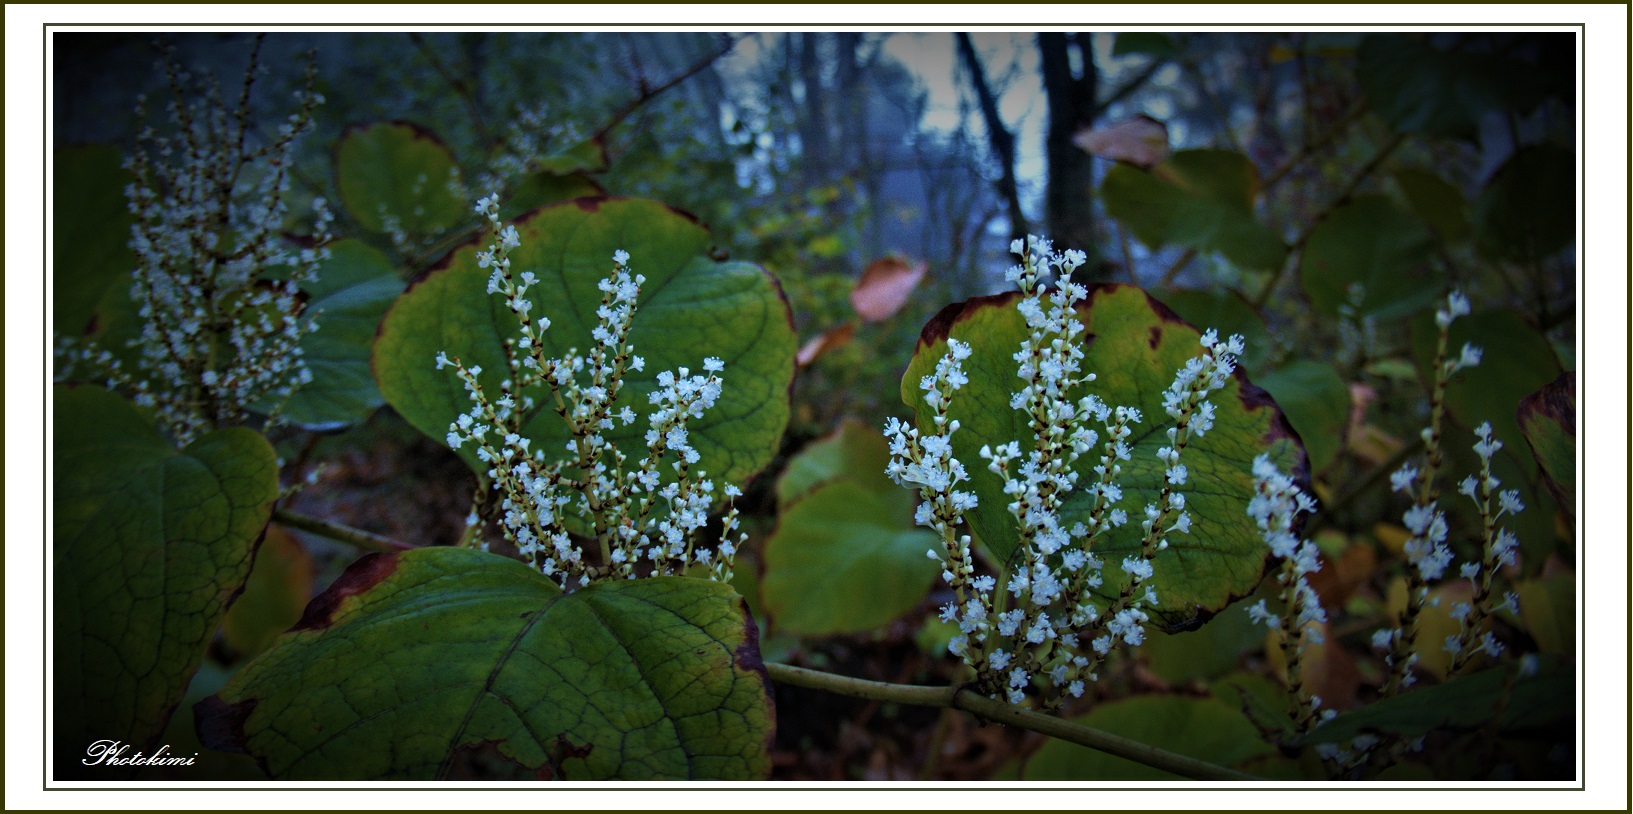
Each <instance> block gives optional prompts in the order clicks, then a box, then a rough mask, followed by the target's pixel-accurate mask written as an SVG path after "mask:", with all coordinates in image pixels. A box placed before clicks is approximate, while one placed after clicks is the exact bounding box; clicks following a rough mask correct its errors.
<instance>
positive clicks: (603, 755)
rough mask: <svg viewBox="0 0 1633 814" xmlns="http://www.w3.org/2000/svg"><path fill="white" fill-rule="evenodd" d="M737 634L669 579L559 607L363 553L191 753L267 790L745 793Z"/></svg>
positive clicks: (493, 564) (759, 707) (575, 597)
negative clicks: (519, 786)
mask: <svg viewBox="0 0 1633 814" xmlns="http://www.w3.org/2000/svg"><path fill="white" fill-rule="evenodd" d="M767 681H768V679H767V677H766V673H765V667H764V665H763V664H762V663H761V662H760V657H759V645H758V640H757V633H756V630H755V628H754V624H753V622H752V621H751V620H749V618H748V616H747V613H746V610H745V609H744V606H743V600H742V598H741V597H739V596H738V595H737V594H736V593H735V592H734V591H733V590H732V589H731V587H730V586H728V585H724V584H721V583H716V582H709V581H704V580H696V579H687V578H683V577H659V578H654V579H643V580H629V581H615V582H605V583H596V584H592V585H590V586H588V587H586V588H582V589H580V590H578V591H576V592H574V593H571V594H565V593H562V591H561V590H560V589H559V588H557V587H556V585H555V583H554V582H552V581H551V580H550V579H549V578H547V577H545V576H544V575H542V574H540V573H539V572H537V571H536V570H534V569H533V568H531V567H530V566H528V565H526V564H523V563H521V562H517V561H515V560H510V559H506V558H504V557H500V556H498V555H494V554H487V553H483V552H479V551H473V550H470V549H459V548H425V549H417V550H414V551H407V552H402V553H397V554H373V555H369V556H368V557H365V558H363V559H362V560H360V561H358V562H357V563H355V564H354V565H353V566H352V567H351V568H349V569H347V571H346V573H345V574H343V575H341V577H340V579H338V580H336V582H335V584H334V585H333V586H331V588H330V589H329V590H328V591H326V592H325V593H324V594H323V595H322V596H319V597H318V598H317V599H316V600H313V603H312V607H311V608H310V609H309V610H308V612H307V614H306V618H305V619H304V620H303V621H302V623H301V624H300V625H297V626H296V628H295V629H294V630H291V631H290V632H289V633H287V634H285V635H284V636H283V637H282V638H280V639H279V640H278V641H277V642H276V643H275V644H274V645H273V646H272V648H271V649H270V650H268V651H267V652H265V653H263V654H262V655H261V656H260V657H258V658H256V659H255V660H254V661H252V662H250V663H249V664H247V665H245V666H244V668H243V669H242V670H240V671H239V673H238V674H237V675H236V676H234V677H233V679H232V680H231V681H230V682H228V684H227V685H226V686H225V687H223V688H222V690H221V692H220V693H219V694H218V695H217V696H215V697H212V698H210V699H206V701H205V702H203V703H201V704H200V705H199V706H198V707H197V715H198V720H199V731H200V735H201V737H202V738H204V740H205V744H206V745H207V746H211V747H212V748H217V749H226V750H229V751H232V750H236V751H244V752H247V753H249V754H250V755H252V756H254V757H255V758H256V760H257V761H259V762H260V763H261V766H262V768H263V769H265V770H266V772H267V774H268V775H269V776H271V777H273V778H277V779H303V780H323V779H343V780H382V779H392V780H433V779H443V778H447V777H449V776H451V775H452V774H453V773H454V771H455V768H456V766H461V765H464V763H466V762H468V760H469V758H470V756H471V753H472V752H473V751H477V752H483V751H487V750H490V749H491V750H492V751H493V752H494V754H497V755H498V756H501V757H503V758H504V760H505V761H507V762H508V763H510V764H513V767H514V768H515V770H516V771H523V772H530V773H533V774H543V773H548V774H549V776H552V777H556V778H558V779H567V780H603V779H628V780H658V779H669V780H675V779H730V780H752V779H762V778H764V777H765V775H766V774H767V772H768V771H769V769H770V758H769V746H770V739H771V736H772V730H773V725H774V720H775V718H774V714H773V711H772V703H771V697H770V694H769V691H768V690H769V685H768V683H767Z"/></svg>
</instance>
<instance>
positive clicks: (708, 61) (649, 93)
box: [592, 37, 737, 139]
mask: <svg viewBox="0 0 1633 814" xmlns="http://www.w3.org/2000/svg"><path fill="white" fill-rule="evenodd" d="M736 44H737V43H736V42H735V41H734V40H732V39H731V38H730V37H726V38H725V41H724V44H722V45H721V46H720V50H718V51H715V52H714V53H711V54H709V55H708V56H706V57H704V58H702V59H700V60H698V61H697V63H696V64H694V65H693V66H692V67H690V68H687V69H686V70H685V71H682V72H681V73H680V74H678V75H676V76H674V77H673V78H671V79H670V80H669V81H667V82H665V83H663V84H662V85H659V86H657V87H647V85H646V82H645V81H644V80H642V81H641V82H640V91H641V92H640V94H639V95H638V96H636V97H635V99H634V101H631V102H630V103H629V104H627V105H624V107H623V108H622V109H620V110H619V111H618V112H617V113H614V114H612V118H610V119H608V120H607V123H606V124H605V125H602V127H601V129H600V130H598V131H596V134H595V135H594V136H593V137H592V139H600V138H605V137H606V135H607V134H608V133H610V132H612V129H613V128H614V127H617V126H618V125H620V124H623V122H624V119H627V118H629V114H631V113H634V112H635V111H637V110H640V109H641V106H642V105H644V104H646V103H647V102H650V101H652V99H653V98H655V97H657V96H658V95H659V94H661V93H663V92H664V91H666V90H669V89H670V88H672V87H674V86H676V85H679V84H680V83H682V82H685V81H686V80H688V79H691V78H692V77H693V76H695V75H696V74H697V73H699V72H700V71H702V70H703V69H704V68H707V67H709V66H710V65H713V64H714V61H715V60H717V59H719V58H721V57H723V56H725V55H726V54H727V53H728V52H730V51H731V49H732V48H733V46H735V45H736Z"/></svg>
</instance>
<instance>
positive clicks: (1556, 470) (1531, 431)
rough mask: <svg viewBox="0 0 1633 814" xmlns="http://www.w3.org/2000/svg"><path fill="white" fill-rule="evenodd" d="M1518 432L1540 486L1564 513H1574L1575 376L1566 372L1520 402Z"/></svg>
mask: <svg viewBox="0 0 1633 814" xmlns="http://www.w3.org/2000/svg"><path fill="white" fill-rule="evenodd" d="M1519 424H1520V432H1521V433H1522V434H1524V435H1525V442H1526V443H1527V444H1529V445H1530V447H1531V455H1532V456H1533V457H1534V458H1535V459H1536V462H1537V466H1538V467H1539V468H1541V470H1542V477H1543V483H1544V484H1545V485H1546V486H1547V487H1548V491H1550V492H1552V493H1553V495H1554V499H1555V500H1557V501H1559V505H1560V508H1562V509H1564V510H1565V511H1566V512H1567V513H1569V514H1571V515H1573V516H1574V515H1575V513H1576V374H1575V373H1574V372H1567V373H1561V374H1559V378H1557V379H1554V380H1553V381H1551V382H1549V383H1548V384H1546V385H1543V386H1542V387H1541V388H1540V389H1538V390H1537V391H1536V392H1534V393H1532V394H1531V395H1529V396H1526V397H1525V398H1523V399H1521V400H1520V409H1519Z"/></svg>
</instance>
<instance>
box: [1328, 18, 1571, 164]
mask: <svg viewBox="0 0 1633 814" xmlns="http://www.w3.org/2000/svg"><path fill="white" fill-rule="evenodd" d="M1539 73H1540V72H1538V71H1537V70H1536V69H1535V68H1534V67H1532V66H1530V65H1527V64H1526V63H1524V62H1521V61H1520V60H1518V59H1514V58H1512V57H1507V56H1502V55H1498V54H1493V53H1489V52H1487V53H1481V52H1473V51H1467V50H1462V51H1450V50H1442V49H1439V48H1436V47H1434V46H1433V45H1431V44H1430V43H1429V42H1428V41H1427V40H1426V39H1423V38H1421V37H1416V36H1409V35H1401V34H1369V35H1367V37H1366V39H1364V40H1362V41H1361V47H1360V48H1359V49H1358V50H1357V52H1356V65H1355V75H1356V78H1357V79H1358V80H1359V81H1360V83H1361V90H1362V91H1363V92H1365V93H1366V97H1367V101H1368V102H1369V103H1370V104H1371V106H1372V109H1373V110H1375V111H1377V113H1378V115H1380V116H1382V117H1383V119H1384V121H1387V122H1389V124H1390V126H1392V127H1393V128H1395V130H1397V131H1399V132H1402V133H1417V134H1421V135H1426V136H1453V137H1456V138H1461V139H1465V140H1468V141H1474V140H1475V139H1476V138H1477V137H1478V136H1479V133H1480V120H1481V119H1483V118H1484V117H1485V116H1486V115H1487V114H1488V113H1492V112H1496V111H1503V110H1509V111H1514V112H1526V111H1529V110H1530V109H1531V108H1533V107H1535V106H1536V105H1537V103H1538V102H1540V101H1542V96H1543V92H1544V81H1545V80H1544V78H1543V77H1542V76H1540V75H1539Z"/></svg>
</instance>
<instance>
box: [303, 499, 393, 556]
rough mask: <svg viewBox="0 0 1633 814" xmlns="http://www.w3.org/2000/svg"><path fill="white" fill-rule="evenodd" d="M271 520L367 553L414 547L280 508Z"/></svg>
mask: <svg viewBox="0 0 1633 814" xmlns="http://www.w3.org/2000/svg"><path fill="white" fill-rule="evenodd" d="M272 519H273V520H276V521H278V522H279V523H282V524H284V525H286V526H288V527H290V528H293V529H300V530H301V531H309V532H311V533H313V534H317V535H320V536H323V537H327V538H329V539H331V540H337V541H339V542H342V543H349V544H351V545H354V546H357V547H358V548H363V549H367V550H369V551H383V552H386V553H388V554H389V553H392V552H397V551H408V550H409V549H412V548H414V546H411V545H408V544H407V543H399V542H397V541H396V540H393V539H390V538H388V537H381V536H380V535H378V534H373V533H370V532H367V531H363V530H362V529H354V528H352V527H351V526H343V525H341V524H339V523H334V522H330V521H328V520H324V519H322V518H318V517H312V516H311V515H306V514H301V513H299V512H292V511H290V510H288V509H285V508H282V507H280V508H277V509H274V510H273V511H272Z"/></svg>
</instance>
